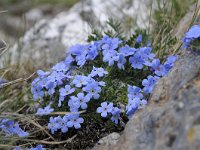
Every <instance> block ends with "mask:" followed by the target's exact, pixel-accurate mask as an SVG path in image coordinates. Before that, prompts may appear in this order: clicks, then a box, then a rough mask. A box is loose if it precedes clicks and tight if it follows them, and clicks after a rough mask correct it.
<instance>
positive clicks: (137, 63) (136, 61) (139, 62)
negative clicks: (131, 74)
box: [129, 53, 144, 69]
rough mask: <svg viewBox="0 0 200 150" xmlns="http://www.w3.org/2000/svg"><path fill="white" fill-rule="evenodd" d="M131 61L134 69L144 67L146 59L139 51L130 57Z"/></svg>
mask: <svg viewBox="0 0 200 150" xmlns="http://www.w3.org/2000/svg"><path fill="white" fill-rule="evenodd" d="M129 62H130V63H131V66H132V67H133V68H134V69H142V68H143V63H144V60H143V59H142V58H141V56H140V54H139V53H136V54H135V55H134V56H132V57H130V58H129Z"/></svg>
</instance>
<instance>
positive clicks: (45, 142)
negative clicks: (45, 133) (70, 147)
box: [26, 135, 77, 145]
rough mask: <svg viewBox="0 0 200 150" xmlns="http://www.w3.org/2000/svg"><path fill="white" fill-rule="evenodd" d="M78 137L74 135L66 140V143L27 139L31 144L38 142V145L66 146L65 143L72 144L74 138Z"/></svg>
mask: <svg viewBox="0 0 200 150" xmlns="http://www.w3.org/2000/svg"><path fill="white" fill-rule="evenodd" d="M76 136H77V135H74V136H73V137H71V138H69V139H67V140H65V141H59V142H56V141H44V140H31V139H27V140H26V141H31V142H37V143H41V144H49V145H58V144H64V143H69V142H71V141H72V140H73V139H74V138H76Z"/></svg>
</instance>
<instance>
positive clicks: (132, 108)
mask: <svg viewBox="0 0 200 150" xmlns="http://www.w3.org/2000/svg"><path fill="white" fill-rule="evenodd" d="M139 104H140V99H139V98H138V97H136V98H134V100H128V104H127V106H126V114H127V115H128V118H130V117H131V116H132V115H133V114H134V113H135V112H136V111H137V110H138V107H139Z"/></svg>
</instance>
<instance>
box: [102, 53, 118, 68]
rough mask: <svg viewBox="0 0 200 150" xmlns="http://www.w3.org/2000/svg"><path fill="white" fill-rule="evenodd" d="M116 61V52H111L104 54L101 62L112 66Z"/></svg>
mask: <svg viewBox="0 0 200 150" xmlns="http://www.w3.org/2000/svg"><path fill="white" fill-rule="evenodd" d="M117 60H118V57H117V51H115V50H112V51H109V52H107V53H106V54H104V57H103V62H108V65H109V66H112V65H114V62H115V61H117Z"/></svg>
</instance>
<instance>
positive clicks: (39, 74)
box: [37, 70, 50, 77]
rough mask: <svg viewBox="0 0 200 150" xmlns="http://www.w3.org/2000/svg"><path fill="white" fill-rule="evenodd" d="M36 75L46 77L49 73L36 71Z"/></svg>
mask: <svg viewBox="0 0 200 150" xmlns="http://www.w3.org/2000/svg"><path fill="white" fill-rule="evenodd" d="M37 74H38V76H39V77H45V76H48V75H49V74H50V72H49V71H47V72H44V71H42V70H38V71H37Z"/></svg>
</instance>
